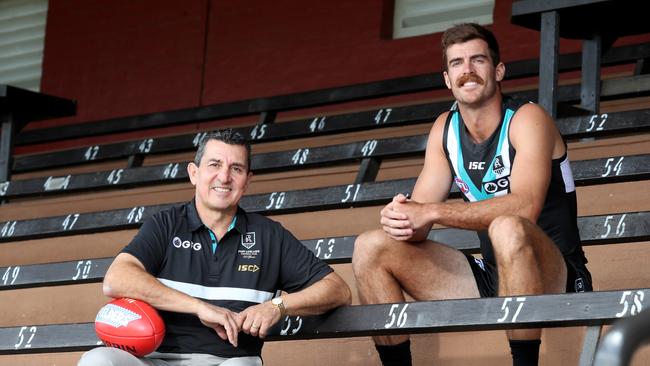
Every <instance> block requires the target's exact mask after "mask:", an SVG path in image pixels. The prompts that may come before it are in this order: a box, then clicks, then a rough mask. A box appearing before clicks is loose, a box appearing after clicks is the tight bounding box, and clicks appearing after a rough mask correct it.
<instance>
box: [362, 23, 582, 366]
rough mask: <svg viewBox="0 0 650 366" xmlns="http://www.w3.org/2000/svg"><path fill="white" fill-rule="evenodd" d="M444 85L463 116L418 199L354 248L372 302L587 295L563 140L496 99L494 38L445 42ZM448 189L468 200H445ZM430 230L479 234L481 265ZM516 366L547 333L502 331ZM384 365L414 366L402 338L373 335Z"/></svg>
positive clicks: (542, 119) (532, 356) (435, 156)
mask: <svg viewBox="0 0 650 366" xmlns="http://www.w3.org/2000/svg"><path fill="white" fill-rule="evenodd" d="M442 52H443V59H444V63H445V68H446V71H445V72H444V78H445V83H446V84H447V87H448V88H449V89H451V91H452V93H453V95H454V98H455V99H456V106H457V107H456V108H455V109H453V110H452V111H449V112H446V113H443V114H442V115H441V116H439V117H438V118H437V119H436V121H435V123H434V124H433V127H432V128H431V132H430V134H429V140H428V143H427V150H426V156H425V161H424V166H423V169H422V172H421V173H420V176H419V177H418V180H417V182H416V184H415V188H414V190H413V197H412V199H408V198H407V197H405V196H404V195H402V194H398V195H397V196H395V197H394V199H393V201H392V202H391V203H389V204H388V205H387V206H386V207H384V208H383V209H382V211H381V225H382V230H376V231H372V232H367V233H364V234H362V235H360V236H359V238H358V239H357V242H356V243H355V249H354V257H353V261H352V263H353V269H354V273H355V275H356V277H357V288H358V290H359V296H360V298H361V301H362V302H363V303H365V304H375V303H388V302H402V301H405V300H404V299H405V298H404V295H403V293H402V291H404V292H406V293H408V294H409V295H410V296H412V297H413V298H415V299H417V300H439V299H453V298H472V297H479V296H482V297H487V296H515V295H533V294H547V293H561V292H565V291H587V290H590V289H591V277H590V274H589V271H588V270H587V268H586V267H585V263H586V262H587V260H586V259H585V257H584V254H583V251H582V247H581V245H580V238H579V235H578V229H577V217H576V195H575V187H574V183H573V177H572V175H571V169H570V167H569V160H568V157H567V148H566V144H565V143H564V141H563V140H562V137H561V136H560V134H559V132H558V130H557V129H556V127H555V124H554V123H553V120H552V119H551V118H550V117H549V116H548V115H547V114H546V113H545V112H544V110H543V109H542V108H540V107H539V106H538V105H536V104H532V103H523V104H522V103H516V102H515V101H513V100H511V99H510V98H507V97H504V96H502V94H501V88H500V81H501V80H503V77H504V74H505V66H504V64H503V63H501V62H500V60H499V48H498V44H497V41H496V38H495V37H494V35H493V34H492V33H491V32H490V31H488V30H487V29H485V28H483V27H481V26H479V25H477V24H461V25H457V26H454V27H452V28H450V29H448V30H447V31H446V32H445V33H444V35H443V37H442ZM452 182H455V184H456V185H457V186H458V188H459V189H460V191H461V192H462V194H463V198H464V201H465V202H445V200H446V198H447V195H448V193H449V190H450V188H451V184H452ZM433 224H440V225H444V226H448V227H456V228H463V229H472V230H476V231H477V232H478V235H479V238H480V242H481V254H482V257H483V259H475V258H474V257H472V256H469V255H467V256H466V255H464V254H463V253H461V252H460V251H458V250H455V249H453V248H450V247H448V246H445V245H443V244H440V243H435V242H432V241H429V240H426V238H427V234H428V233H429V230H430V229H431V227H432V225H433ZM507 336H508V339H509V342H510V347H511V351H512V357H513V364H514V365H517V366H519V365H536V364H537V359H538V354H539V345H540V336H541V330H540V329H533V330H531V329H526V330H511V331H507ZM374 340H375V343H376V345H377V350H378V352H379V355H380V358H381V360H382V362H383V364H384V365H387V366H388V365H410V364H411V355H410V343H409V340H408V337H407V336H386V337H375V339H374Z"/></svg>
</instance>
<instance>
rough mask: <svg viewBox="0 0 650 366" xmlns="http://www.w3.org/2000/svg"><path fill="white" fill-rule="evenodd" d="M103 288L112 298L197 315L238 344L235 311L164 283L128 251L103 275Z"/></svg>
mask: <svg viewBox="0 0 650 366" xmlns="http://www.w3.org/2000/svg"><path fill="white" fill-rule="evenodd" d="M103 291H104V294H105V295H106V296H110V297H115V298H118V297H130V298H134V299H138V300H142V301H144V302H147V303H149V304H150V305H151V306H153V307H154V308H156V309H160V310H165V311H173V312H177V313H187V314H195V315H196V316H198V317H199V319H200V320H201V322H202V323H203V324H204V325H206V326H208V327H210V328H213V329H214V330H215V331H216V332H217V334H218V335H219V336H220V337H221V338H222V339H224V340H226V339H227V340H228V341H230V343H231V344H233V345H234V346H237V333H239V329H238V327H237V322H236V320H235V317H236V314H235V313H233V312H231V311H230V310H228V309H224V308H220V307H218V306H214V305H211V304H209V303H207V302H204V301H201V300H199V299H196V298H194V297H192V296H189V295H187V294H184V293H182V292H180V291H177V290H174V289H172V288H169V287H167V286H165V285H163V284H162V283H161V282H160V281H158V279H156V278H155V277H153V276H152V275H151V274H149V273H148V272H147V271H146V270H145V268H144V265H142V263H141V262H140V261H139V260H138V259H137V258H136V257H134V256H132V255H131V254H128V253H120V254H119V255H118V256H117V257H115V260H114V261H113V263H112V264H111V266H110V267H109V268H108V271H107V272H106V276H104V283H103Z"/></svg>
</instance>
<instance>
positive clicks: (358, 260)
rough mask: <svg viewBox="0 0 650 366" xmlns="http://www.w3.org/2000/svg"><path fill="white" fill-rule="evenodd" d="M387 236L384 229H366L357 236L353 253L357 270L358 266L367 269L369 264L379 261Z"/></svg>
mask: <svg viewBox="0 0 650 366" xmlns="http://www.w3.org/2000/svg"><path fill="white" fill-rule="evenodd" d="M386 238H387V237H386V234H385V233H384V232H383V231H382V230H372V231H366V232H364V233H362V234H361V235H359V236H358V237H357V239H356V240H355V241H354V252H353V254H352V268H353V269H354V270H355V272H357V271H356V269H358V268H359V269H361V268H363V269H367V267H368V266H370V265H372V264H376V263H377V262H378V261H379V259H380V257H381V255H382V252H383V247H384V245H385V242H386Z"/></svg>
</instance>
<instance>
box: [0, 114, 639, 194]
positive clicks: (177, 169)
mask: <svg viewBox="0 0 650 366" xmlns="http://www.w3.org/2000/svg"><path fill="white" fill-rule="evenodd" d="M423 107H427V106H423ZM275 126H278V125H275ZM558 127H559V129H560V132H561V133H562V134H563V136H564V137H565V138H566V139H572V138H579V137H587V136H589V137H596V136H610V135H614V134H621V133H632V132H639V131H647V130H650V109H641V110H635V111H626V112H616V113H603V114H598V115H591V116H578V117H567V118H563V119H560V120H558ZM199 136H200V135H196V136H195V139H194V141H195V142H196V141H198V139H197V137H199ZM426 141H427V135H417V136H408V137H399V138H389V139H379V140H376V139H371V140H365V141H359V142H354V143H348V144H339V145H331V146H325V147H318V148H299V149H294V150H288V151H279V152H271V153H263V154H255V155H253V156H252V158H251V169H252V170H253V171H254V172H255V173H267V172H273V171H286V170H290V169H298V168H306V167H316V166H322V165H328V164H329V165H331V164H341V163H347V162H350V161H355V160H360V159H365V158H375V159H377V158H395V157H404V156H410V155H418V154H420V155H421V154H423V153H424V150H425V148H426ZM156 146H159V145H156ZM187 179H188V177H187V171H186V169H185V162H182V163H168V164H161V165H154V166H147V167H138V168H123V169H122V168H121V169H113V170H109V171H101V172H94V173H85V174H75V175H72V174H71V175H64V176H49V177H43V178H34V179H25V180H15V181H9V182H1V183H0V197H4V198H14V197H24V196H30V195H44V194H50V193H62V192H77V191H84V190H93V191H94V190H97V189H110V188H118V187H120V188H122V187H134V186H142V185H150V184H161V183H172V182H179V181H186V180H187Z"/></svg>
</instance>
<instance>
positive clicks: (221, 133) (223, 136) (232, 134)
mask: <svg viewBox="0 0 650 366" xmlns="http://www.w3.org/2000/svg"><path fill="white" fill-rule="evenodd" d="M210 140H217V141H221V142H224V143H226V144H228V145H239V146H243V147H245V148H246V169H247V170H248V171H250V169H251V145H250V143H249V142H248V140H247V139H246V138H245V137H244V136H243V135H242V134H241V133H239V132H237V131H235V130H233V129H232V128H226V129H223V130H216V131H212V132H208V134H207V135H205V136H203V138H201V141H200V142H199V147H198V148H197V150H196V155H195V156H194V164H196V165H197V166H198V165H199V164H200V163H201V159H202V158H203V154H204V153H205V145H207V144H208V141H210Z"/></svg>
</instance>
